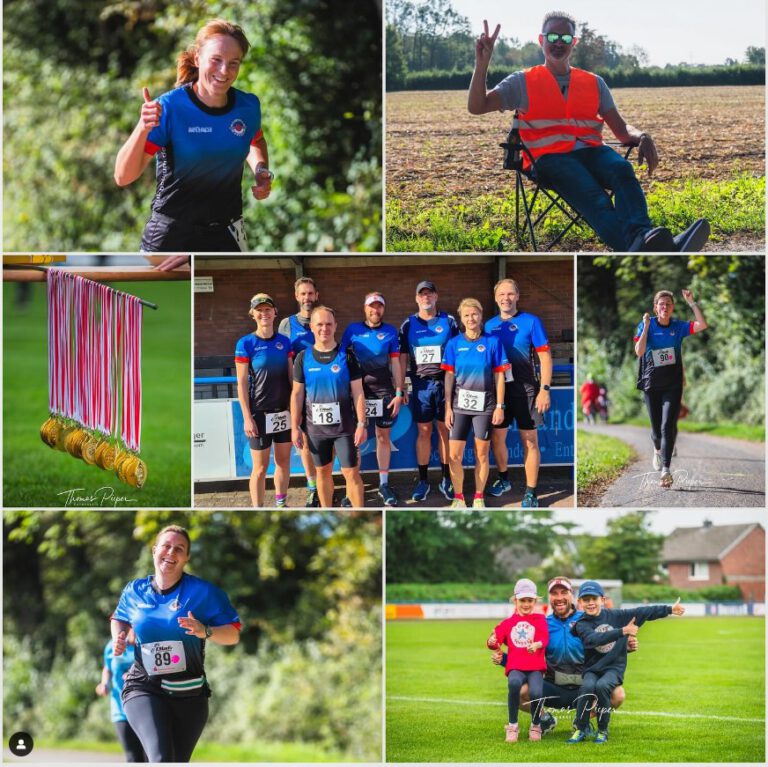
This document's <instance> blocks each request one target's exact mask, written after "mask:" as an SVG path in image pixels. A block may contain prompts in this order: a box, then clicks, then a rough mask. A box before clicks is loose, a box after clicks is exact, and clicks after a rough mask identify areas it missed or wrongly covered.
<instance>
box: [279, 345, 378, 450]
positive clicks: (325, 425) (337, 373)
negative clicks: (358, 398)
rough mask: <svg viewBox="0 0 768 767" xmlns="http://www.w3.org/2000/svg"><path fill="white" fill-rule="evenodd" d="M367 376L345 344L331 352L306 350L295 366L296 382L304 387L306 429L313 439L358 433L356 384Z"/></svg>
mask: <svg viewBox="0 0 768 767" xmlns="http://www.w3.org/2000/svg"><path fill="white" fill-rule="evenodd" d="M362 377H363V374H362V371H361V370H360V365H359V363H358V361H357V360H356V359H355V356H354V355H353V354H352V353H351V352H350V351H349V350H347V349H343V348H342V347H341V345H339V346H337V347H336V348H335V349H333V350H331V351H330V352H321V351H318V350H317V349H314V348H312V349H304V351H301V352H299V353H298V354H297V355H296V360H295V361H294V363H293V380H294V381H297V382H298V383H301V384H304V429H305V430H306V432H307V433H308V434H311V435H312V436H313V437H315V436H316V437H319V438H323V437H342V436H345V435H351V434H354V433H355V425H356V424H357V416H356V414H355V409H354V408H355V406H354V401H353V399H352V389H351V383H352V381H356V380H360V379H361V378H362Z"/></svg>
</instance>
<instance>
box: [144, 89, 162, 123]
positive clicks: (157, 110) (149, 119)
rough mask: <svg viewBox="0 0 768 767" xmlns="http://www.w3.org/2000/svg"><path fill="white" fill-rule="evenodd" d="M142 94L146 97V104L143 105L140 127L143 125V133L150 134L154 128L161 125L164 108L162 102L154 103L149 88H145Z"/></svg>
mask: <svg viewBox="0 0 768 767" xmlns="http://www.w3.org/2000/svg"><path fill="white" fill-rule="evenodd" d="M142 94H143V96H144V103H143V104H142V105H141V117H140V118H139V125H141V128H142V130H143V131H145V132H147V133H149V132H150V131H151V130H152V128H156V127H157V126H158V125H160V115H161V114H162V112H163V107H162V105H161V104H160V102H158V101H152V99H151V98H150V96H149V88H144V89H143V90H142Z"/></svg>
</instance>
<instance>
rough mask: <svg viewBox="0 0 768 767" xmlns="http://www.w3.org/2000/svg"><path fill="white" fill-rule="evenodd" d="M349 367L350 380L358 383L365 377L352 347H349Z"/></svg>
mask: <svg viewBox="0 0 768 767" xmlns="http://www.w3.org/2000/svg"><path fill="white" fill-rule="evenodd" d="M347 367H348V368H349V380H350V381H357V380H359V379H360V378H362V377H363V371H362V369H361V368H360V363H359V362H358V361H357V357H355V353H354V352H353V351H352V345H351V344H350V345H349V346H348V347H347Z"/></svg>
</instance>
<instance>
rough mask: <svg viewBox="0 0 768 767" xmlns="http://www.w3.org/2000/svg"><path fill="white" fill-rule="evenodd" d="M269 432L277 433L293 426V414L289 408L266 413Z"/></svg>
mask: <svg viewBox="0 0 768 767" xmlns="http://www.w3.org/2000/svg"><path fill="white" fill-rule="evenodd" d="M265 420H266V426H267V434H276V433H277V432H280V431H286V430H288V429H290V428H291V416H290V414H289V413H288V411H287V410H281V411H280V412H279V413H266V419H265Z"/></svg>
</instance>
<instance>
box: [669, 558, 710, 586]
mask: <svg viewBox="0 0 768 767" xmlns="http://www.w3.org/2000/svg"><path fill="white" fill-rule="evenodd" d="M667 569H668V572H669V583H670V585H671V586H674V587H675V588H678V589H703V588H704V587H705V586H720V585H722V583H723V568H722V567H721V566H720V564H719V562H710V563H709V578H708V579H707V580H701V579H697V580H692V579H691V577H690V572H691V570H690V564H689V563H688V562H672V563H670V564H669V565H668V566H667Z"/></svg>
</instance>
